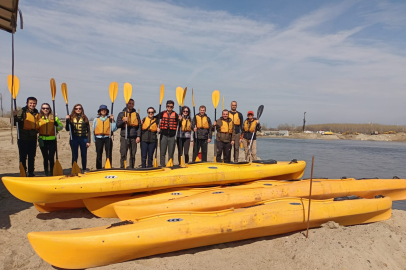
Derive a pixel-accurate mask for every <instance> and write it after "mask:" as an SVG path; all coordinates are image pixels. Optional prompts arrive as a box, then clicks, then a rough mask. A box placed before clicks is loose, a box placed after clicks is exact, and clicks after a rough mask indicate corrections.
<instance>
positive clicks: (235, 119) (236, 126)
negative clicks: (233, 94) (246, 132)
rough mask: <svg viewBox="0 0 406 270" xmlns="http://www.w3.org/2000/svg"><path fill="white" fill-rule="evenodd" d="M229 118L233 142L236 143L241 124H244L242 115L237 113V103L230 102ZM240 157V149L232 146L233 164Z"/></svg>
mask: <svg viewBox="0 0 406 270" xmlns="http://www.w3.org/2000/svg"><path fill="white" fill-rule="evenodd" d="M229 116H230V118H231V119H232V120H233V123H234V129H235V135H234V138H233V139H234V141H235V142H238V141H239V139H240V135H241V132H242V123H244V119H243V116H242V113H240V112H239V111H237V101H232V102H231V110H230V111H229ZM239 155H240V148H239V147H238V144H237V145H234V162H238V157H239Z"/></svg>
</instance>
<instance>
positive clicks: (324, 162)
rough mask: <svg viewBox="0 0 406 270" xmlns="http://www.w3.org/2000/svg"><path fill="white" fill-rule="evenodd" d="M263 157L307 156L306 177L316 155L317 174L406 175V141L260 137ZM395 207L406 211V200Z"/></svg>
mask: <svg viewBox="0 0 406 270" xmlns="http://www.w3.org/2000/svg"><path fill="white" fill-rule="evenodd" d="M257 149H258V150H257V151H258V156H259V157H260V158H261V159H275V160H281V161H282V160H292V159H294V158H295V159H297V160H304V161H306V163H307V164H306V171H305V173H304V176H303V177H304V178H310V172H311V164H312V156H314V172H313V176H314V178H317V177H320V178H321V177H327V178H330V179H334V178H341V177H343V176H346V177H348V178H349V177H353V178H373V177H378V178H392V177H393V176H398V177H399V178H403V179H404V178H406V166H405V161H406V143H399V142H373V141H350V140H331V141H330V140H329V141H324V140H298V139H279V138H258V141H257ZM392 208H394V209H399V210H404V211H406V201H397V202H393V206H392Z"/></svg>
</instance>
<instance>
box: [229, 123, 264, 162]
mask: <svg viewBox="0 0 406 270" xmlns="http://www.w3.org/2000/svg"><path fill="white" fill-rule="evenodd" d="M257 125H258V124H255V130H254V132H253V133H252V136H251V141H250V145H249V147H248V151H247V155H248V156H247V155H245V161H247V157H250V159H251V146H252V141H253V140H254V136H255V134H256V133H257ZM234 145H235V142H234Z"/></svg>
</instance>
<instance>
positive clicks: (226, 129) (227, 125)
mask: <svg viewBox="0 0 406 270" xmlns="http://www.w3.org/2000/svg"><path fill="white" fill-rule="evenodd" d="M221 121H222V125H221V129H220V132H221V133H229V134H232V133H233V121H230V122H228V121H225V120H224V119H221Z"/></svg>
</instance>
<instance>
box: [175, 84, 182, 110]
mask: <svg viewBox="0 0 406 270" xmlns="http://www.w3.org/2000/svg"><path fill="white" fill-rule="evenodd" d="M182 97H183V88H182V87H176V100H177V101H178V104H179V106H182Z"/></svg>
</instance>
